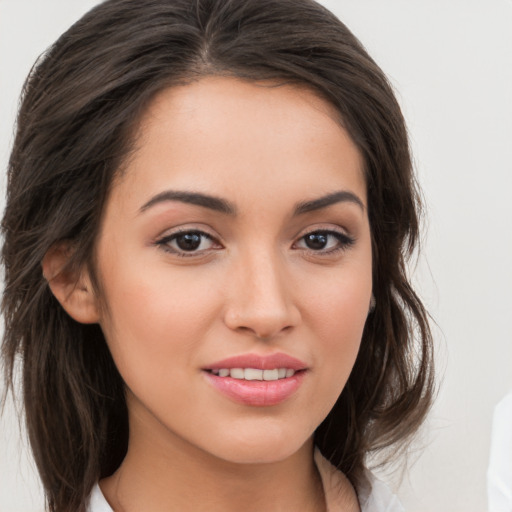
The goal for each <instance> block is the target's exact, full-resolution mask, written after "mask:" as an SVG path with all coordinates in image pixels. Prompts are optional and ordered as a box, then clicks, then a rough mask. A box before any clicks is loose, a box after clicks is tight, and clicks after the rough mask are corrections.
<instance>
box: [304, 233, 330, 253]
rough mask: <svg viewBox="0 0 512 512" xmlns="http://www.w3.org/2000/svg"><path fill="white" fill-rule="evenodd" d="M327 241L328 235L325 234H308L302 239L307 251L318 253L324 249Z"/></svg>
mask: <svg viewBox="0 0 512 512" xmlns="http://www.w3.org/2000/svg"><path fill="white" fill-rule="evenodd" d="M328 241H329V235H328V234H327V233H320V232H318V233H310V234H309V235H306V236H305V237H304V242H305V244H306V246H307V247H308V248H309V249H313V250H315V251H319V250H321V249H325V247H326V246H327V243H328Z"/></svg>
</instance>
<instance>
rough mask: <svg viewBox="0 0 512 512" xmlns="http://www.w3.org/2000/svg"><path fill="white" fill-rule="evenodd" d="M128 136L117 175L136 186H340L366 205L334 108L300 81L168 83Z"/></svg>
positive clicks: (359, 168) (279, 189)
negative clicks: (128, 148)
mask: <svg viewBox="0 0 512 512" xmlns="http://www.w3.org/2000/svg"><path fill="white" fill-rule="evenodd" d="M136 140H137V142H136V148H135V152H134V154H133V156H132V158H131V159H130V162H129V165H128V166H127V169H126V172H125V173H124V175H123V179H122V180H121V181H122V182H124V181H128V182H131V183H132V188H134V189H136V190H137V192H141V191H143V190H146V191H147V194H155V193H158V192H160V191H161V190H162V189H165V188H168V187H169V186H171V185H172V187H173V188H181V189H191V188H192V189H200V190H203V189H206V190H205V191H209V190H208V189H210V188H214V189H219V190H220V191H221V192H222V193H223V194H224V193H225V194H227V195H230V196H233V195H234V196H240V195H241V194H240V190H241V189H245V190H248V191H255V192H256V191H259V192H261V193H262V194H264V193H269V192H271V191H272V190H273V191H274V192H276V193H278V194H281V195H282V197H283V199H284V196H285V195H286V194H285V192H286V191H290V190H293V189H294V188H299V189H300V188H302V190H301V193H302V194H304V188H305V187H306V188H307V187H308V186H309V187H312V188H314V189H315V190H311V194H312V195H320V194H323V193H329V192H331V191H332V190H331V189H333V188H336V189H339V188H346V187H348V188H352V189H357V190H354V191H355V192H357V193H358V195H359V196H360V197H361V199H362V200H363V202H364V203H366V184H365V179H364V172H363V164H362V158H361V155H360V152H359V150H358V149H357V147H356V146H355V144H354V143H353V141H352V140H351V138H350V136H349V135H348V133H347V132H346V130H345V129H344V128H343V127H342V124H341V121H340V116H339V113H338V111H337V110H336V109H335V108H334V107H333V106H332V105H331V104H330V103H328V102H327V101H325V100H323V99H322V98H320V97H319V96H318V95H317V94H315V93H314V92H312V91H311V90H310V89H308V88H306V87H300V86H295V85H282V84H281V85H278V84H275V83H269V82H262V83H260V82H256V83H255V82H247V81H243V80H240V79H237V78H228V77H207V78H203V79H201V80H199V81H196V82H192V83H190V84H187V85H180V86H176V87H172V88H168V89H166V90H164V91H162V92H160V93H159V94H158V95H157V96H156V97H155V98H154V99H153V101H152V102H151V103H150V105H149V107H148V109H147V111H146V112H145V114H144V115H143V116H142V119H141V121H140V124H139V128H138V134H137V138H136ZM171 182H172V183H171ZM264 185H267V187H266V188H265V186H264ZM295 186H296V187H295ZM214 192H216V190H214ZM274 195H275V194H274Z"/></svg>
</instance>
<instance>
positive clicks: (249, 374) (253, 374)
mask: <svg viewBox="0 0 512 512" xmlns="http://www.w3.org/2000/svg"><path fill="white" fill-rule="evenodd" d="M244 377H245V380H263V370H256V368H246V369H245V370H244Z"/></svg>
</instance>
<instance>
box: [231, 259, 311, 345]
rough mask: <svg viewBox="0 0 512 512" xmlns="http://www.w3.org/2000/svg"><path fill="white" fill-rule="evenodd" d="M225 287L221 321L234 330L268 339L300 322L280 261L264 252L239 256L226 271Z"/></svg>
mask: <svg viewBox="0 0 512 512" xmlns="http://www.w3.org/2000/svg"><path fill="white" fill-rule="evenodd" d="M227 291H228V301H227V306H226V310H225V316H224V322H225V324H226V325H227V326H228V327H229V328H230V329H232V330H234V331H238V332H245V333H248V334H250V335H252V336H255V337H257V338H260V339H270V338H273V337H275V336H277V335H279V334H281V333H283V332H284V331H290V330H291V329H292V328H294V327H296V326H297V325H298V324H299V323H300V320H301V315H300V311H299V309H298V307H297V304H296V301H295V300H294V294H293V288H292V283H291V282H290V279H289V278H287V273H286V271H285V269H284V264H283V263H282V262H281V261H280V260H279V258H278V257H273V256H272V255H270V254H269V253H268V252H262V251H260V252H259V253H258V254H252V255H251V257H249V258H241V259H240V261H239V262H238V264H237V268H236V269H232V272H231V273H230V278H229V284H228V285H227Z"/></svg>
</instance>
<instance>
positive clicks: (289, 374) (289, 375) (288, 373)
mask: <svg viewBox="0 0 512 512" xmlns="http://www.w3.org/2000/svg"><path fill="white" fill-rule="evenodd" d="M294 375H295V370H291V369H290V368H288V369H287V370H286V378H288V377H293V376H294Z"/></svg>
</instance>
